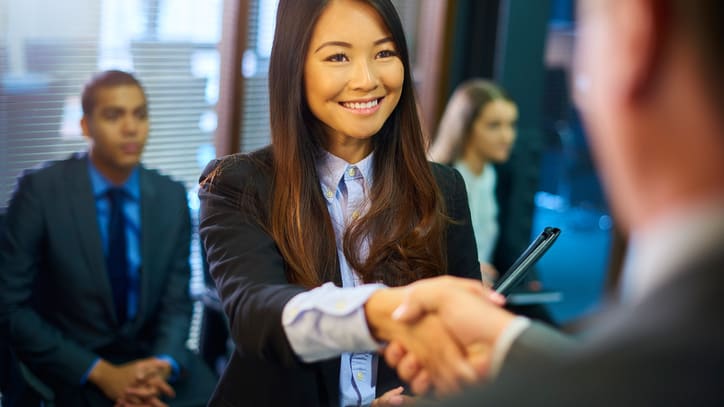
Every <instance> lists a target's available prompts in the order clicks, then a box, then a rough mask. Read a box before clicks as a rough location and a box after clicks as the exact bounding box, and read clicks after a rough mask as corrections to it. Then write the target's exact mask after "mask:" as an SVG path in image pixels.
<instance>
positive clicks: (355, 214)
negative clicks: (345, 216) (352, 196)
mask: <svg viewBox="0 0 724 407" xmlns="http://www.w3.org/2000/svg"><path fill="white" fill-rule="evenodd" d="M357 218H359V211H354V212H352V219H353V220H357Z"/></svg>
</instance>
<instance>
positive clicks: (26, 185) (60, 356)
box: [0, 174, 97, 385]
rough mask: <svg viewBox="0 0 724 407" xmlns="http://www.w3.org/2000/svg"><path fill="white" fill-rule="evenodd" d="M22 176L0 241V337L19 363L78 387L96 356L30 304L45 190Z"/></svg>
mask: <svg viewBox="0 0 724 407" xmlns="http://www.w3.org/2000/svg"><path fill="white" fill-rule="evenodd" d="M35 181H38V180H37V179H36V177H34V175H32V174H31V175H26V176H24V177H22V178H21V179H20V180H19V182H18V187H17V189H16V191H15V193H14V195H13V198H12V199H11V201H10V205H9V207H8V212H7V215H6V230H5V233H4V235H3V236H2V239H0V332H2V334H3V335H7V336H8V337H9V338H10V341H11V344H12V346H13V348H14V349H15V351H16V352H17V353H18V356H19V357H20V359H22V360H23V361H24V362H25V363H27V364H28V365H29V366H30V367H31V369H42V370H44V371H48V372H50V373H52V374H53V375H54V376H55V377H57V378H60V379H61V380H64V381H66V382H67V383H69V384H70V385H78V384H79V383H80V380H81V377H82V376H83V375H84V374H85V372H86V370H87V369H88V368H89V367H90V365H91V363H92V362H93V361H94V360H95V358H96V357H97V355H95V354H94V353H93V352H91V351H89V350H87V349H84V348H83V347H81V346H80V345H79V344H77V343H76V342H74V341H73V340H70V339H68V338H67V337H66V336H65V335H63V333H62V332H60V331H59V330H58V329H57V328H55V327H54V326H53V325H51V324H49V323H48V322H47V321H46V320H44V319H43V318H42V316H41V315H39V314H38V313H37V312H36V311H35V310H34V308H33V307H32V304H31V296H32V293H33V288H34V286H35V284H36V279H37V278H38V273H39V270H40V267H41V264H40V263H41V262H42V261H43V259H44V256H43V255H42V250H43V246H44V244H46V243H45V242H44V240H45V239H47V236H46V232H45V231H46V225H45V223H46V221H47V219H46V217H45V209H44V206H43V199H42V197H43V196H44V195H43V186H42V185H36V182H35Z"/></svg>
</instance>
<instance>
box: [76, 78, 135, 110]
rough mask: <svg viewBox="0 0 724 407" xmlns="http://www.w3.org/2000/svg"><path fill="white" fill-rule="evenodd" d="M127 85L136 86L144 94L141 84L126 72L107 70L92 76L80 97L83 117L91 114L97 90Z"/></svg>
mask: <svg viewBox="0 0 724 407" xmlns="http://www.w3.org/2000/svg"><path fill="white" fill-rule="evenodd" d="M128 85H131V86H138V88H139V89H141V92H144V90H143V86H142V85H141V82H139V81H138V79H136V77H135V76H133V75H131V74H130V73H128V72H124V71H118V70H109V71H103V72H99V73H97V74H95V75H93V77H92V78H91V79H90V80H89V81H88V82H87V83H86V84H85V86H84V87H83V94H82V96H81V105H82V106H83V115H84V116H90V115H91V114H92V113H93V108H94V107H95V105H96V94H97V92H98V89H100V88H110V87H116V86H128ZM144 94H145V92H144Z"/></svg>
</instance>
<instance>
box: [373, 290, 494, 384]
mask: <svg viewBox="0 0 724 407" xmlns="http://www.w3.org/2000/svg"><path fill="white" fill-rule="evenodd" d="M433 280H434V281H437V282H438V283H440V284H443V285H444V286H445V287H449V288H451V287H454V288H455V289H456V290H460V291H464V292H468V293H470V295H483V294H484V293H485V289H484V288H483V286H482V284H481V283H480V282H479V281H473V280H468V279H458V278H452V277H440V278H437V279H430V280H429V281H433ZM425 281H428V280H425ZM416 284H418V283H413V284H411V285H409V286H406V287H400V288H390V289H386V290H380V291H377V292H375V293H374V294H373V295H372V296H370V298H369V299H368V301H367V303H366V304H365V313H366V315H367V322H368V325H369V327H370V331H371V333H372V335H373V336H375V337H376V338H377V339H380V340H384V341H390V342H392V341H397V342H399V343H400V344H401V346H402V347H403V348H404V349H406V351H407V352H409V353H410V354H412V355H414V356H415V361H416V363H417V364H419V365H420V366H422V367H424V369H425V370H426V371H427V372H428V374H429V380H430V382H431V383H432V384H433V385H434V387H435V390H436V392H437V393H438V394H447V393H451V392H455V391H458V390H459V389H460V386H461V384H464V383H472V382H474V381H476V380H477V378H478V374H477V372H476V371H475V368H474V367H473V366H472V365H471V363H470V361H469V360H468V359H467V354H466V350H465V347H464V346H463V345H462V344H461V342H460V341H459V340H458V339H457V338H455V337H454V335H451V332H450V331H449V330H448V328H447V327H446V324H445V323H444V321H442V318H441V317H440V316H439V315H437V314H436V313H427V312H425V310H420V312H417V313H416V314H415V315H412V314H411V315H409V316H408V318H407V319H400V320H395V319H393V318H392V312H393V310H394V309H396V308H398V306H399V305H401V304H403V303H409V301H408V300H407V298H408V297H409V296H410V293H411V292H412V290H413V289H414V288H413V287H415V285H416ZM431 284H432V285H433V286H436V284H435V283H431ZM413 305H414V304H413Z"/></svg>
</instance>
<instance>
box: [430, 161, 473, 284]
mask: <svg viewBox="0 0 724 407" xmlns="http://www.w3.org/2000/svg"><path fill="white" fill-rule="evenodd" d="M432 166H433V167H432V168H433V174H434V175H435V178H436V179H437V182H438V186H439V187H440V190H441V192H442V194H443V197H444V199H445V205H446V211H447V215H448V216H449V217H450V218H451V223H450V224H449V226H448V230H447V259H448V261H447V262H448V274H451V275H454V276H458V277H468V278H474V279H477V280H480V279H481V275H480V263H478V249H477V246H476V245H475V235H474V233H473V226H472V224H471V222H470V207H469V206H468V194H467V192H466V190H465V181H463V177H462V176H461V175H460V173H459V172H458V171H457V170H456V169H454V168H452V167H448V166H443V165H440V164H435V163H433V164H432Z"/></svg>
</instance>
